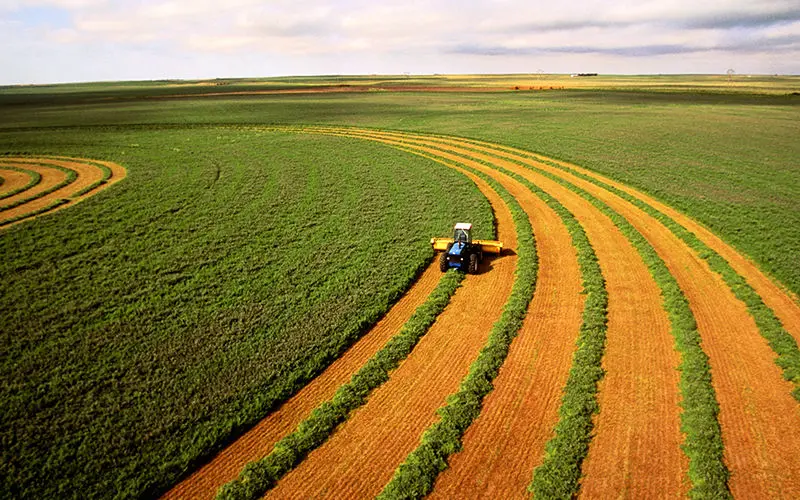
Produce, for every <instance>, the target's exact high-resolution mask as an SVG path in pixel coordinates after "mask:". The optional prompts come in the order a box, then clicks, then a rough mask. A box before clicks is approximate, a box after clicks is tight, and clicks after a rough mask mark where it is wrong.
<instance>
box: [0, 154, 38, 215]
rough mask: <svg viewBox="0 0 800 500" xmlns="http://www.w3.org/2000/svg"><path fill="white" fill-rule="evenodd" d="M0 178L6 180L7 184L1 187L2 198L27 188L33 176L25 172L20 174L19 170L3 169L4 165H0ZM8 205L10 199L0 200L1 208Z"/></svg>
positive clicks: (0, 194) (4, 183)
mask: <svg viewBox="0 0 800 500" xmlns="http://www.w3.org/2000/svg"><path fill="white" fill-rule="evenodd" d="M28 170H30V169H28ZM0 177H2V178H3V179H5V182H3V184H2V185H0V196H3V195H5V194H7V193H10V192H12V191H16V190H17V189H20V188H22V187H25V186H27V185H28V183H29V182H30V181H31V176H30V175H29V174H27V173H25V172H19V171H17V170H9V169H6V168H3V165H2V164H0ZM6 203H8V198H4V199H2V200H0V206H3V205H5V204H6Z"/></svg>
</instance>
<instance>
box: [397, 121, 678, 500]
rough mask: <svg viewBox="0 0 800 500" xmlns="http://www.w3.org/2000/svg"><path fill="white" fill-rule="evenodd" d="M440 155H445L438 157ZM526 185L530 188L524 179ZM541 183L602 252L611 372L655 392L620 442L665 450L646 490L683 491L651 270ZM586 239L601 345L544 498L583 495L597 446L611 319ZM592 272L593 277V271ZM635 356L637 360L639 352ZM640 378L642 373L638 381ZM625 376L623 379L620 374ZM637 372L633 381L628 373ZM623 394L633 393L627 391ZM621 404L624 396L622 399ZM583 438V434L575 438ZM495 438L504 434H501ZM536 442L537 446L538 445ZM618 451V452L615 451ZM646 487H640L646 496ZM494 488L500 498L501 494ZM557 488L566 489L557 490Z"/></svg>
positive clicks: (592, 314) (577, 205)
mask: <svg viewBox="0 0 800 500" xmlns="http://www.w3.org/2000/svg"><path fill="white" fill-rule="evenodd" d="M384 137H385V136H384ZM405 143H406V144H412V143H420V144H425V145H426V146H427V147H432V146H433V145H432V144H431V143H429V142H425V141H413V140H411V139H408V138H405ZM447 150H448V151H453V152H456V153H460V154H464V155H465V156H467V157H469V156H471V157H473V158H476V159H478V160H481V161H484V163H485V164H486V166H487V167H491V166H492V165H491V164H489V163H486V160H488V159H489V158H487V157H485V156H482V155H476V154H472V155H470V154H469V153H468V152H465V151H464V150H462V149H458V148H448V149H447ZM439 154H446V153H441V152H440V153H439ZM495 167H496V166H495ZM504 175H505V174H504ZM520 180H521V181H523V182H525V181H526V180H525V179H524V178H523V179H520ZM538 183H539V184H544V185H546V186H547V191H548V192H550V193H553V194H556V195H557V198H559V199H561V200H562V201H563V202H564V203H566V204H567V205H568V207H569V209H570V210H571V211H572V212H574V213H575V214H576V215H577V217H578V219H579V220H580V221H581V224H583V225H584V226H585V227H586V228H587V229H586V230H587V232H588V233H589V236H590V239H591V240H592V241H593V242H595V245H596V246H597V247H598V255H599V256H600V265H601V266H602V267H603V268H604V272H603V274H604V275H605V276H607V286H608V287H609V289H610V294H611V295H612V296H613V297H614V298H616V301H612V304H611V305H612V307H611V308H610V309H611V311H610V317H611V319H612V321H611V325H610V327H609V330H610V334H611V335H612V338H613V339H614V340H615V341H617V342H618V343H619V344H620V347H619V348H618V349H617V352H619V351H623V353H622V354H621V355H619V356H618V358H622V361H615V360H614V359H612V364H611V366H609V368H615V367H614V365H613V362H616V363H617V364H618V365H620V364H621V366H622V367H621V368H620V367H619V366H617V367H616V368H617V369H616V370H615V371H614V372H612V376H614V375H616V376H617V380H622V381H623V382H624V381H631V380H633V381H635V380H639V378H641V376H648V377H650V378H651V379H652V380H653V383H652V384H651V386H650V387H651V388H650V390H649V391H645V392H644V393H643V394H639V395H638V403H640V405H633V408H634V409H636V408H639V412H638V413H637V412H631V411H630V408H629V407H628V406H627V405H626V406H625V407H623V408H621V410H622V413H623V420H624V417H625V416H627V418H628V420H633V423H632V425H633V426H635V427H636V428H639V429H641V430H640V431H639V433H638V434H637V433H634V434H632V435H631V434H630V433H629V432H628V433H627V434H628V435H627V436H622V439H625V438H627V439H628V441H643V442H648V440H649V441H650V442H649V445H650V446H660V447H661V448H663V449H664V450H666V453H662V457H661V461H660V463H661V467H662V469H661V470H654V471H651V472H652V473H653V474H654V475H656V476H658V477H659V478H662V479H663V480H661V481H659V482H654V481H653V480H652V478H648V480H647V485H651V484H655V486H653V487H654V488H657V489H658V490H659V491H664V490H665V489H666V490H672V491H680V490H681V488H682V476H683V475H684V473H685V470H686V468H687V466H686V465H685V458H684V457H682V455H681V452H680V440H681V439H680V438H681V436H680V430H679V422H678V405H677V403H678V401H677V394H676V393H677V391H674V392H672V391H670V390H669V387H670V386H672V387H677V383H678V381H677V375H676V373H675V367H676V366H677V363H678V361H677V359H675V357H674V355H673V353H672V348H671V342H670V337H669V334H668V331H669V329H668V322H667V319H666V315H665V314H664V313H663V311H662V310H661V308H660V303H661V301H660V297H659V294H658V289H657V287H656V286H655V284H654V283H653V282H652V280H651V278H650V276H649V273H648V270H647V268H646V267H645V266H644V264H643V263H642V262H641V259H639V258H638V256H637V255H636V252H635V250H634V249H633V248H632V247H631V246H630V244H629V243H628V242H627V241H626V238H625V237H624V236H623V235H622V234H621V233H620V232H619V231H618V230H617V228H615V227H614V225H613V224H612V223H611V221H610V220H608V219H607V218H605V217H603V216H602V215H599V216H598V214H597V210H596V209H594V208H593V207H591V206H590V205H589V204H588V203H586V202H585V201H583V200H581V199H580V198H579V197H578V196H576V195H574V194H573V193H570V192H569V191H568V190H566V189H563V188H559V186H557V185H554V184H553V183H552V182H551V183H550V184H549V185H548V184H547V183H546V182H543V181H542V180H541V179H539V180H538ZM527 186H528V187H529V188H530V189H531V190H532V191H535V192H537V194H538V195H540V196H541V195H543V196H545V197H547V198H548V199H549V201H550V202H551V203H553V202H555V208H560V210H561V211H562V214H561V215H562V216H564V217H572V212H570V211H567V210H564V207H563V206H560V205H561V204H560V203H558V202H557V201H555V200H554V199H553V198H552V197H550V196H549V195H548V194H547V193H545V192H544V191H542V190H541V189H538V188H537V187H536V186H535V185H534V184H531V183H530V182H527ZM572 225H573V226H576V227H575V228H573V231H577V232H582V229H580V225H579V224H578V223H577V222H576V221H574V220H573V221H572ZM582 238H583V240H582V241H579V243H578V246H577V247H578V248H585V249H587V251H588V252H589V253H588V254H587V255H586V256H585V257H584V258H583V260H582V263H583V265H584V266H583V267H584V269H586V282H587V283H588V284H589V287H588V288H589V289H590V290H591V292H590V294H589V297H590V299H593V300H589V303H587V306H588V311H589V316H588V318H590V319H588V322H587V323H586V324H585V326H584V329H583V332H584V335H585V337H586V339H589V338H592V335H594V336H597V341H596V343H590V342H588V341H587V340H580V341H579V344H580V345H582V346H591V347H587V348H586V349H587V350H586V353H583V352H580V351H579V352H578V354H577V356H576V362H577V365H576V366H575V367H574V368H573V377H572V378H571V379H570V381H569V382H568V384H567V386H566V387H567V395H566V396H565V401H567V402H568V404H566V405H565V406H563V407H562V415H567V417H566V420H564V419H562V423H561V424H559V427H558V428H559V429H561V430H560V431H558V434H557V438H556V440H555V441H553V442H552V443H551V445H550V449H551V452H550V453H548V455H547V457H548V460H546V461H545V465H544V468H543V469H542V470H546V471H549V472H546V473H544V474H545V475H549V476H550V477H549V480H548V481H546V482H542V481H540V484H549V485H551V486H552V488H551V489H550V490H545V491H540V492H539V493H540V494H544V495H545V496H548V495H557V496H558V495H568V494H569V492H571V491H575V490H576V489H577V484H578V479H579V477H580V472H581V469H580V463H581V461H582V460H583V457H584V456H585V454H586V451H587V448H588V443H589V441H590V439H591V431H592V420H591V417H592V415H593V413H594V410H595V409H596V408H597V402H596V401H595V397H594V394H595V392H596V388H595V386H596V384H597V382H598V380H599V377H600V376H601V374H602V371H601V370H600V359H601V357H602V353H603V344H602V339H603V337H602V336H603V335H604V334H605V332H604V330H605V328H604V327H603V326H602V325H603V323H604V321H605V319H604V318H605V316H604V315H603V313H602V311H603V310H604V309H605V305H604V302H605V300H606V299H605V298H604V297H605V287H604V286H603V279H602V276H601V273H600V268H599V267H596V266H597V260H596V257H594V252H593V251H592V250H591V245H589V241H588V240H587V239H586V236H585V235H584V236H583V237H582ZM587 266H588V268H589V269H591V270H589V269H587ZM593 266H594V267H593ZM597 277H599V281H597ZM592 292H594V293H592ZM597 294H600V295H597ZM596 300H600V301H601V302H602V303H603V305H602V307H600V305H599V303H595V302H596ZM598 328H599V330H598ZM626 341H627V343H628V345H627V346H626V344H625V342H626ZM631 344H633V346H634V347H636V348H639V351H638V352H639V353H640V354H644V356H642V359H634V361H636V363H635V366H634V368H636V369H635V370H631V369H630V368H631V367H630V366H627V365H625V362H626V361H628V359H626V358H625V354H627V353H626V352H625V351H626V349H625V347H628V348H629V347H630V345H631ZM651 352H654V353H655V355H653V354H651ZM588 353H591V356H589V357H587V354H588ZM634 353H636V351H635V349H634ZM628 356H630V354H628ZM634 357H635V356H634ZM636 370H638V373H639V374H638V375H637V372H636ZM620 371H621V372H622V373H618V372H620ZM631 371H633V372H634V373H630V372H631ZM612 380H613V379H612ZM624 389H629V388H627V387H626V388H624ZM634 389H635V388H634ZM639 392H640V393H641V392H642V391H641V388H640V389H639ZM621 396H624V392H623V393H622V394H621ZM654 405H656V407H657V408H658V411H656V412H653V411H652V407H653V406H654ZM617 406H619V404H618V405H617ZM613 409H615V408H613V407H611V408H608V407H607V411H606V414H608V415H612V416H613V415H614V412H613V411H609V410H613ZM648 410H650V411H648ZM489 418H491V417H489ZM616 419H617V420H619V419H620V417H619V416H617V417H616ZM567 429H569V430H567ZM578 430H579V434H576V431H578ZM497 431H499V432H501V431H500V430H499V429H498V430H497ZM548 432H549V429H548ZM604 434H608V433H607V432H606V433H604ZM529 435H530V433H529V432H528V433H524V434H523V435H522V436H518V437H515V439H518V440H523V441H525V440H527V439H530V438H529V437H528V436H529ZM619 437H620V436H614V435H613V434H611V436H610V438H609V440H610V441H611V442H616V441H617V440H618V438H619ZM532 441H535V439H534V440H532ZM576 443H581V446H580V447H576ZM465 447H467V448H469V447H470V443H465ZM617 448H618V447H616V446H615V447H612V448H611V449H617ZM623 450H624V448H623ZM490 455H491V456H492V457H493V459H496V460H497V462H498V463H505V462H506V460H505V457H499V456H497V454H496V453H490ZM648 457H649V454H646V453H641V454H639V456H638V460H639V461H646V460H647V459H648ZM622 458H623V459H625V460H626V461H627V462H633V465H634V466H635V464H636V458H637V457H636V455H634V456H633V457H631V456H629V455H626V456H624V457H622ZM476 461H477V462H480V461H483V462H485V459H484V460H481V459H480V458H477V459H476ZM448 472H449V471H448ZM528 473H530V471H528ZM461 477H463V476H461ZM528 477H529V476H528ZM641 487H642V486H639V488H640V489H641ZM494 488H495V491H497V486H495V487H494ZM523 488H524V485H523ZM559 488H561V489H560V490H559ZM543 489H544V486H540V490H543ZM509 494H513V491H510V492H509ZM434 496H436V491H434Z"/></svg>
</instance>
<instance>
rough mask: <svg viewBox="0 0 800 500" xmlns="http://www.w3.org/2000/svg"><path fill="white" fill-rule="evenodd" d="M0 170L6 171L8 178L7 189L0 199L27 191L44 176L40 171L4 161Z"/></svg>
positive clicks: (0, 164)
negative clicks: (5, 163) (14, 165)
mask: <svg viewBox="0 0 800 500" xmlns="http://www.w3.org/2000/svg"><path fill="white" fill-rule="evenodd" d="M0 171H2V172H4V175H5V176H6V178H7V180H8V182H7V185H6V190H7V191H4V192H2V193H0V200H5V199H6V198H11V197H12V196H15V195H17V194H19V193H22V192H23V191H27V190H29V189H31V188H33V187H34V186H36V185H37V184H39V183H40V182H41V181H42V176H41V175H40V174H39V172H36V171H33V170H30V169H25V168H19V167H12V166H10V165H4V164H3V163H2V162H0Z"/></svg>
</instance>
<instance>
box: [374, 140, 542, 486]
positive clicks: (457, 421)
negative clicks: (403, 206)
mask: <svg viewBox="0 0 800 500" xmlns="http://www.w3.org/2000/svg"><path fill="white" fill-rule="evenodd" d="M409 151H410V152H414V150H413V149H409ZM424 156H427V155H424ZM442 163H444V164H447V163H446V162H442ZM461 167H462V168H465V169H466V170H468V171H470V172H473V173H475V174H476V175H478V176H480V177H481V178H483V179H484V180H486V181H487V182H488V183H489V184H490V185H491V186H492V188H493V189H494V190H495V191H496V192H497V193H498V194H499V195H500V196H501V197H502V198H503V201H505V203H506V204H507V205H508V208H509V209H510V211H511V215H512V218H513V220H514V226H515V230H516V233H517V256H518V259H517V269H516V271H515V273H514V285H513V287H512V289H511V295H510V296H509V298H508V300H507V301H506V304H505V306H504V307H503V313H502V315H501V316H500V319H499V320H498V321H497V322H496V323H495V324H494V325H493V326H492V331H491V332H490V334H489V338H488V340H487V341H486V344H485V345H484V346H483V348H482V349H481V351H480V353H479V354H478V357H477V359H476V360H475V361H474V362H473V363H472V365H471V366H470V369H469V373H468V374H467V376H466V377H465V378H464V379H463V380H462V381H461V384H460V386H459V389H458V391H457V392H455V393H454V394H451V395H450V396H448V398H447V404H446V405H445V406H443V407H441V408H439V410H438V411H437V413H438V415H439V421H437V422H436V423H435V424H433V425H432V426H431V427H430V428H428V429H427V430H426V431H425V433H424V434H423V436H422V441H421V443H420V444H419V446H418V447H417V448H416V449H414V450H413V451H412V452H411V453H410V454H409V455H408V457H407V458H406V459H405V461H404V462H403V463H402V464H401V465H400V466H399V467H398V469H397V470H396V471H395V473H394V476H393V477H392V480H391V481H390V482H389V483H388V484H387V485H386V487H385V488H384V489H383V491H382V492H381V493H380V495H379V496H378V497H379V498H384V499H390V498H421V497H423V496H425V495H427V494H428V493H430V491H431V490H432V489H433V483H434V481H435V480H436V477H437V476H438V474H439V473H440V472H441V471H443V470H444V469H445V468H446V467H447V458H448V457H449V456H450V455H451V454H453V453H455V452H457V451H459V450H460V449H461V439H462V437H463V435H464V432H466V430H467V428H468V427H469V426H470V424H471V423H472V421H473V420H474V419H475V418H476V417H477V416H478V414H479V413H480V411H481V405H482V402H483V398H484V397H485V396H486V395H487V394H488V393H489V392H491V390H492V389H493V385H492V381H493V380H494V378H495V377H496V376H497V374H498V372H499V371H500V367H501V366H502V365H503V362H504V361H505V359H506V357H507V355H508V350H509V347H510V345H511V342H512V340H513V339H514V337H516V335H517V332H518V331H519V329H520V328H521V327H522V323H523V321H524V319H525V315H526V313H527V310H528V304H529V303H530V301H531V299H532V298H533V293H534V290H535V289H536V276H537V273H538V258H537V255H536V244H535V241H534V238H533V229H532V228H531V225H530V221H529V219H528V215H527V214H526V213H525V212H524V211H523V210H522V208H521V207H520V205H519V203H518V202H517V201H516V200H515V199H514V198H513V197H512V196H511V195H510V194H509V193H508V191H506V190H505V189H504V188H503V187H502V186H501V185H500V183H498V182H497V181H495V180H494V179H492V178H491V177H489V176H488V175H486V174H484V173H482V172H480V171H478V170H475V169H472V168H469V167H466V166H461Z"/></svg>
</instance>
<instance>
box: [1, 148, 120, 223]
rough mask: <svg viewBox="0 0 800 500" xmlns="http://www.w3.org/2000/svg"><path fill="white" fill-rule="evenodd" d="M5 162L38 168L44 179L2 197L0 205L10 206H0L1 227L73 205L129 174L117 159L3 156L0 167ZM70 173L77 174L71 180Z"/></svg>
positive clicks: (36, 170) (22, 166)
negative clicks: (115, 160)
mask: <svg viewBox="0 0 800 500" xmlns="http://www.w3.org/2000/svg"><path fill="white" fill-rule="evenodd" d="M3 165H6V166H11V167H16V168H20V169H25V170H30V171H33V172H36V173H38V174H39V175H41V181H40V182H39V183H37V184H35V185H33V186H31V187H30V188H29V189H26V190H24V191H22V192H20V193H17V194H15V195H13V196H10V197H8V198H5V199H3V200H1V201H0V207H8V208H6V209H2V208H0V228H5V227H10V226H12V225H14V224H17V223H20V222H23V221H25V220H28V219H29V218H31V217H34V216H38V215H41V214H44V213H51V212H53V211H56V210H60V209H62V208H66V207H68V206H71V205H73V204H75V203H77V202H78V201H81V200H83V199H85V198H87V197H89V196H92V195H94V194H96V193H98V192H100V191H101V190H103V189H104V188H106V187H108V186H109V185H111V184H113V183H115V182H118V181H120V180H121V179H123V178H124V177H125V175H126V171H125V169H124V168H123V167H122V166H120V165H117V164H115V163H112V162H104V161H95V160H87V159H82V158H64V157H45V158H27V157H26V158H11V157H4V158H1V159H0V169H2V166H3ZM3 172H11V171H10V170H3ZM70 175H74V179H73V180H71V181H70V179H69V176H70ZM23 186H24V184H23Z"/></svg>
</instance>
